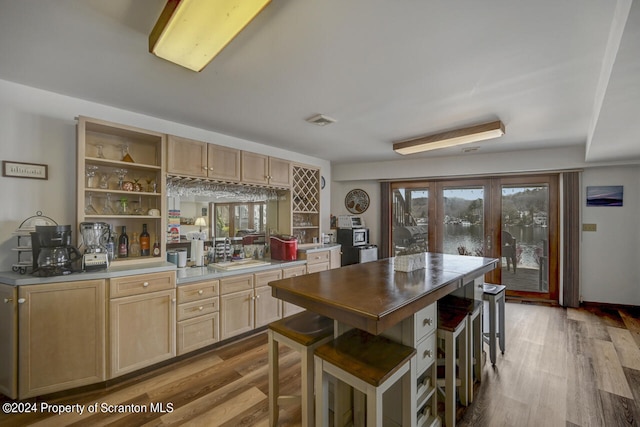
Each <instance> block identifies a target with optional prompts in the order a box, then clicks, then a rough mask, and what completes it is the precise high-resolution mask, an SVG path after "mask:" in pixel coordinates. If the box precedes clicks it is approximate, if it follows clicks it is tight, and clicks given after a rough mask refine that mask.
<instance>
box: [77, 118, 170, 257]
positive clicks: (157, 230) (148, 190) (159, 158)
mask: <svg viewBox="0 0 640 427" xmlns="http://www.w3.org/2000/svg"><path fill="white" fill-rule="evenodd" d="M77 138H78V179H77V195H78V203H77V218H78V224H80V223H81V222H105V223H107V224H109V225H110V226H111V228H112V230H113V231H117V233H118V234H120V233H121V231H122V227H123V226H125V227H126V230H127V234H128V236H129V239H130V241H131V239H132V236H133V233H134V232H135V233H137V234H138V235H139V234H140V233H142V229H143V224H146V225H147V230H148V232H149V234H150V235H151V245H152V246H153V244H154V242H158V243H159V244H160V248H161V253H160V256H161V257H163V258H164V247H165V245H164V243H165V238H164V237H165V233H164V222H163V218H165V216H166V197H165V185H164V182H163V179H164V175H165V173H164V166H163V164H164V162H163V159H164V147H165V135H164V134H161V133H157V132H153V131H149V130H145V129H139V128H135V127H132V126H126V125H121V124H116V123H111V122H107V121H103V120H98V119H93V118H88V117H79V118H78V135H77ZM76 236H78V244H80V243H81V241H80V240H79V239H80V237H79V232H78V231H77V230H76ZM143 258H145V257H143ZM148 258H149V260H151V261H152V260H154V259H155V260H157V259H158V258H152V257H148ZM141 260H142V259H141V258H140V257H138V258H128V259H126V260H124V259H118V262H121V261H130V262H134V261H141Z"/></svg>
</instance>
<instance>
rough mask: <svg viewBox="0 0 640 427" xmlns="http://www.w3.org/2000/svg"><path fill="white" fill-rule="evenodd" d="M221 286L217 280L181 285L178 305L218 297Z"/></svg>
mask: <svg viewBox="0 0 640 427" xmlns="http://www.w3.org/2000/svg"><path fill="white" fill-rule="evenodd" d="M219 286H220V282H218V281H217V280H211V281H208V282H198V283H192V284H189V285H180V286H178V304H182V303H185V302H190V301H200V300H204V299H208V298H213V297H217V296H218V288H219Z"/></svg>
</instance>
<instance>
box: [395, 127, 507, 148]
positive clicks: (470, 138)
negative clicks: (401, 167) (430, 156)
mask: <svg viewBox="0 0 640 427" xmlns="http://www.w3.org/2000/svg"><path fill="white" fill-rule="evenodd" d="M502 135H504V124H503V123H502V122H501V121H500V120H497V121H495V122H491V123H484V124H481V125H476V126H471V127H468V128H464V129H455V130H450V131H448V132H443V133H439V134H436V135H428V136H422V137H420V138H414V139H407V140H404V141H399V142H394V143H393V151H395V152H396V153H398V154H403V155H405V154H414V153H420V152H422V151H429V150H437V149H439V148H447V147H453V146H455V145H462V144H470V143H472V142H478V141H484V140H486V139H492V138H497V137H499V136H502Z"/></svg>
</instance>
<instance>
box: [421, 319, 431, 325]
mask: <svg viewBox="0 0 640 427" xmlns="http://www.w3.org/2000/svg"><path fill="white" fill-rule="evenodd" d="M432 323H433V320H432V319H431V318H430V317H429V318H427V319H424V320H423V321H422V326H431V324H432Z"/></svg>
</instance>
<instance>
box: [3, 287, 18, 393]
mask: <svg viewBox="0 0 640 427" xmlns="http://www.w3.org/2000/svg"><path fill="white" fill-rule="evenodd" d="M0 325H2V326H1V327H0V360H2V363H0V393H2V394H4V395H5V396H8V397H10V398H11V399H17V398H18V288H17V287H15V286H10V285H4V284H0Z"/></svg>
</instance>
